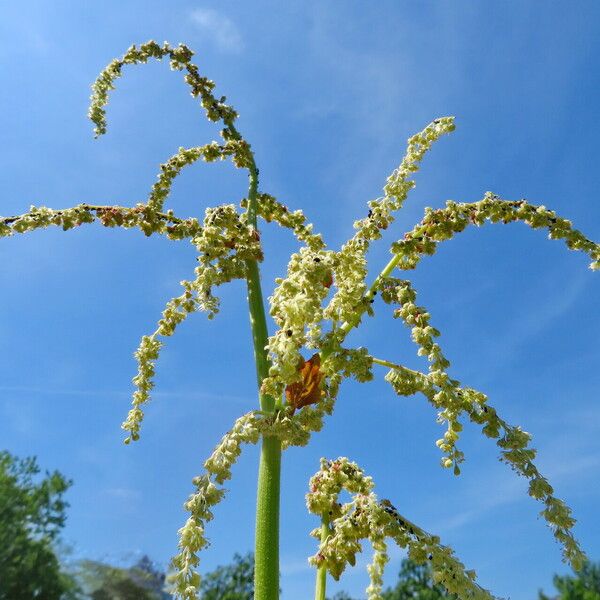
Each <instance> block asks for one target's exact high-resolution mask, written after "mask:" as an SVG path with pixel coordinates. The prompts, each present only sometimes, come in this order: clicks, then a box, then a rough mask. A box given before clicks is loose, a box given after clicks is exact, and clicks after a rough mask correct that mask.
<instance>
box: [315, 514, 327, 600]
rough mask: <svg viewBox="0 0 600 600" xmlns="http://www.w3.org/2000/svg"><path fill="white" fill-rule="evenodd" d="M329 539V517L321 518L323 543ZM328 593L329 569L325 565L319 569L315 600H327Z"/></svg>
mask: <svg viewBox="0 0 600 600" xmlns="http://www.w3.org/2000/svg"><path fill="white" fill-rule="evenodd" d="M328 537H329V517H328V516H327V515H323V516H322V517H321V543H323V542H324V541H325V540H327V538H328ZM326 591H327V567H326V566H325V565H324V564H323V565H321V566H320V567H319V568H318V569H317V580H316V584H315V600H325V593H326Z"/></svg>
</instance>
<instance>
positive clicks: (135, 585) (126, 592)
mask: <svg viewBox="0 0 600 600" xmlns="http://www.w3.org/2000/svg"><path fill="white" fill-rule="evenodd" d="M78 576H79V579H80V580H81V582H82V587H83V588H84V590H85V592H86V594H87V595H88V596H89V598H90V599H91V600H168V599H169V598H171V596H170V595H169V594H167V593H166V592H165V591H164V587H165V575H164V573H162V572H161V571H160V570H159V569H157V568H156V567H155V565H154V564H153V563H152V561H151V560H150V559H149V558H148V557H147V556H143V557H142V558H141V559H140V560H139V561H138V562H137V563H136V564H135V565H133V566H132V567H129V568H123V567H115V566H113V565H108V564H106V563H103V562H99V561H93V560H84V561H81V562H80V563H79V572H78Z"/></svg>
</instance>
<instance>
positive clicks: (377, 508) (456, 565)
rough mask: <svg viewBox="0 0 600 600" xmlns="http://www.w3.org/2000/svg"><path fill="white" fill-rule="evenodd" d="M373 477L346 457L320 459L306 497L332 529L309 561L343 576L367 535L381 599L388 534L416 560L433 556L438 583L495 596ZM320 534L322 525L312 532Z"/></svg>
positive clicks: (371, 593) (376, 599)
mask: <svg viewBox="0 0 600 600" xmlns="http://www.w3.org/2000/svg"><path fill="white" fill-rule="evenodd" d="M373 489H374V484H373V480H372V478H371V477H368V476H367V475H365V473H364V471H363V470H362V469H361V468H360V467H359V466H358V465H357V464H356V463H354V462H351V461H349V460H348V459H347V458H345V457H340V458H338V459H336V460H326V459H321V468H320V470H319V471H318V472H317V473H316V474H315V475H314V476H313V477H312V478H311V480H310V482H309V492H308V494H307V495H306V503H307V507H308V510H309V512H311V513H312V514H315V515H317V516H319V517H321V519H323V518H324V517H326V521H325V522H327V523H329V525H328V527H329V529H330V533H329V535H328V536H327V537H326V538H325V539H321V542H320V544H319V550H318V552H317V554H315V555H314V556H312V557H311V558H310V559H309V561H310V563H311V564H312V565H314V566H316V567H319V568H323V567H325V568H326V569H327V571H328V572H329V573H330V574H331V575H332V577H333V578H334V579H336V580H337V579H339V578H340V577H341V575H342V573H343V572H344V570H345V568H346V566H347V565H354V564H355V563H356V554H357V553H359V552H361V551H362V541H363V540H366V541H369V543H370V544H371V545H372V547H373V549H374V551H375V552H374V556H373V560H372V562H371V564H370V565H369V566H368V567H367V570H368V573H369V579H370V583H369V586H368V587H367V590H366V592H367V598H368V600H381V598H382V596H381V590H382V587H383V571H384V568H385V565H386V564H387V562H388V561H389V556H388V551H387V543H386V539H391V540H393V541H394V542H395V543H396V544H397V545H398V546H399V547H401V548H406V549H408V552H409V556H410V558H411V559H412V560H414V561H415V562H416V563H417V564H423V563H426V562H429V564H431V567H432V571H433V576H434V578H435V579H436V582H437V583H440V584H442V585H443V586H444V587H445V588H446V589H447V590H448V591H449V592H450V593H456V594H458V595H459V597H461V598H473V599H477V600H491V599H492V598H493V596H492V595H491V594H490V593H489V592H488V591H487V590H484V589H483V588H481V587H480V586H479V585H477V583H476V582H475V572H474V571H467V570H466V569H465V567H464V565H463V564H462V563H461V562H460V561H459V560H458V559H457V558H456V557H455V556H454V554H453V552H452V550H451V549H450V548H448V547H446V546H443V545H441V544H440V539H439V537H437V536H433V535H430V534H428V533H426V532H425V531H424V530H423V529H421V528H419V527H417V526H416V525H415V524H414V523H411V522H410V521H408V519H406V518H405V517H403V516H402V515H400V514H399V513H398V511H397V510H396V508H395V507H394V506H393V505H392V503H391V502H390V501H389V500H381V501H380V500H378V498H377V496H376V495H375V493H374V491H373ZM343 490H345V491H347V492H348V493H349V494H350V495H351V500H350V501H349V502H346V503H345V504H340V503H339V501H338V497H339V494H340V493H341V492H342V491H343ZM312 535H314V536H315V537H320V530H319V529H317V530H315V531H313V532H312Z"/></svg>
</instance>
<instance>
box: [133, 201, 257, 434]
mask: <svg viewBox="0 0 600 600" xmlns="http://www.w3.org/2000/svg"><path fill="white" fill-rule="evenodd" d="M191 241H192V244H194V246H195V247H196V249H197V250H198V253H199V256H198V261H199V265H198V266H197V267H196V271H195V274H196V277H195V279H194V280H193V281H182V282H181V285H182V286H183V288H184V292H183V294H181V295H180V296H177V297H176V298H173V299H171V300H169V302H168V303H167V306H166V308H165V310H164V311H163V314H162V318H161V319H160V321H159V322H158V328H157V329H156V331H155V332H154V333H153V334H152V335H151V336H144V337H143V338H142V341H141V344H140V347H139V348H138V350H137V351H136V353H135V357H136V359H137V361H138V375H137V376H136V377H135V378H134V380H133V383H134V385H135V386H136V388H137V390H136V391H135V392H134V394H133V400H132V405H133V406H132V408H131V410H130V411H129V414H128V416H127V419H126V420H125V422H124V423H123V425H122V428H123V429H125V430H126V431H129V432H130V435H129V436H128V437H127V438H126V440H125V441H126V443H129V442H130V441H131V440H134V441H135V440H137V439H139V432H140V426H141V422H142V420H143V417H144V415H143V410H142V406H143V405H144V404H146V403H147V402H148V401H149V399H150V391H151V390H152V388H153V387H154V384H153V382H152V378H153V377H154V363H155V361H156V359H157V358H158V352H159V350H160V348H161V346H162V343H161V342H160V341H158V340H157V339H156V337H157V336H163V337H167V336H171V335H173V334H174V333H175V330H176V328H177V326H178V325H179V324H180V323H181V322H182V321H184V320H185V318H186V317H187V316H188V315H189V314H191V313H193V312H196V311H198V310H201V311H205V312H207V313H208V318H209V319H212V318H213V317H214V316H215V314H216V313H217V312H218V311H219V299H218V298H217V297H216V296H215V295H214V294H213V288H215V287H218V286H220V285H222V284H224V283H227V282H229V281H232V280H233V279H243V278H244V277H245V276H246V261H247V260H250V259H252V260H262V252H261V249H260V243H259V238H258V237H257V236H256V233H255V230H254V229H253V228H251V227H248V226H247V224H246V222H245V219H244V218H243V216H240V215H239V213H238V212H237V210H236V207H235V206H234V205H233V204H226V205H222V206H217V207H215V208H208V209H206V215H205V218H204V223H203V227H202V228H201V229H200V230H199V232H198V233H197V235H195V236H194V237H193V238H192V240H191Z"/></svg>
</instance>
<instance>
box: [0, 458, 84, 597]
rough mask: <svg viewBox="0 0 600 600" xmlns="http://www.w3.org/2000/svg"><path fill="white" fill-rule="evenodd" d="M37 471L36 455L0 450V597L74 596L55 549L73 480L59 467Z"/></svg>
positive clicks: (71, 580)
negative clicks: (60, 470) (54, 469)
mask: <svg viewBox="0 0 600 600" xmlns="http://www.w3.org/2000/svg"><path fill="white" fill-rule="evenodd" d="M39 474H40V468H39V467H38V465H37V461H36V459H35V458H24V459H19V458H16V457H14V456H12V455H11V454H10V453H9V452H7V451H2V452H0V600H31V599H32V598H43V599H44V600H59V599H61V600H64V599H66V598H74V597H76V587H77V586H76V584H75V582H74V579H73V578H72V577H71V576H70V575H68V574H67V573H65V572H63V570H62V569H61V566H60V561H59V558H58V556H57V552H56V545H57V543H58V541H59V534H60V531H61V529H62V527H63V526H64V524H65V519H66V515H65V511H66V508H67V507H68V504H67V503H66V502H65V501H64V499H63V495H64V493H65V492H66V491H67V489H68V488H69V486H70V485H71V481H69V480H67V479H65V477H64V476H63V475H61V474H60V473H59V472H58V471H54V473H46V474H45V477H43V478H40V477H39Z"/></svg>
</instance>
